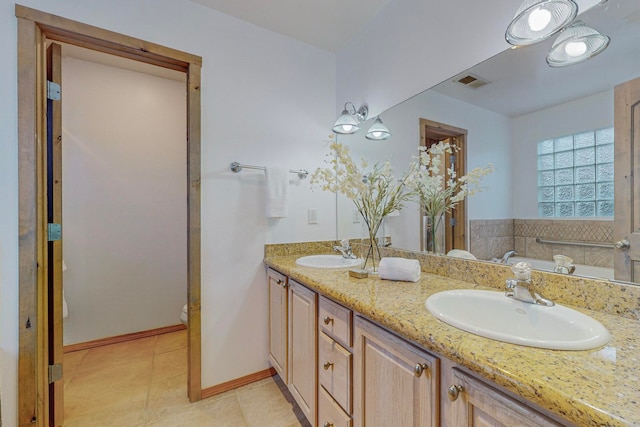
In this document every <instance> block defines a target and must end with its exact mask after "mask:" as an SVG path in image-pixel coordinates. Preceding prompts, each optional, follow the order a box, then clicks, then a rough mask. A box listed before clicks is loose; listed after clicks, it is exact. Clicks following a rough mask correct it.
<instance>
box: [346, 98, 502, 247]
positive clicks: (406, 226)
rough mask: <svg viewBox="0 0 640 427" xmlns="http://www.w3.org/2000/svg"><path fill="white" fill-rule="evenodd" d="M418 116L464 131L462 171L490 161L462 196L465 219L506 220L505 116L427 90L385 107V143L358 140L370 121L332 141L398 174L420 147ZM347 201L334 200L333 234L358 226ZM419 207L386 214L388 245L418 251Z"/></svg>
mask: <svg viewBox="0 0 640 427" xmlns="http://www.w3.org/2000/svg"><path fill="white" fill-rule="evenodd" d="M420 118H425V119H428V120H432V121H436V122H441V123H446V124H448V125H451V126H455V127H460V128H463V129H466V130H467V131H468V138H467V150H466V153H463V155H465V156H466V158H467V170H471V169H473V168H476V167H485V166H487V164H489V163H493V165H494V168H495V171H494V172H493V173H492V174H490V175H487V176H485V177H484V178H483V180H482V187H483V191H482V192H479V193H477V194H476V195H474V196H472V197H468V198H467V206H468V217H469V219H499V218H512V217H513V216H512V215H513V214H512V211H511V201H510V200H509V197H505V195H506V194H510V193H511V180H510V179H509V177H510V176H511V174H512V168H511V161H510V160H511V150H512V148H511V147H512V144H511V118H509V117H506V116H503V115H501V114H498V113H495V112H493V111H489V110H486V109H483V108H480V107H477V106H475V105H472V104H468V103H465V102H462V101H459V100H457V99H454V98H451V97H449V96H446V95H443V94H441V93H439V92H435V91H433V90H430V91H427V92H424V93H422V94H420V95H418V96H416V97H413V98H411V99H409V100H407V101H405V102H403V103H402V104H400V105H397V106H395V107H393V108H391V109H390V110H388V111H386V112H385V113H384V114H383V115H382V116H381V119H382V120H383V122H384V124H385V125H386V126H387V127H388V128H389V130H390V131H391V132H392V137H391V138H390V139H388V140H386V141H369V140H367V139H365V138H364V134H365V132H366V130H367V129H368V128H369V126H371V123H372V121H373V119H371V120H368V121H367V122H366V123H363V126H362V127H361V130H360V132H358V133H357V134H354V135H340V136H339V137H338V140H339V141H340V142H344V143H345V144H346V145H348V146H349V147H350V148H351V150H352V152H353V158H354V159H358V160H359V159H360V158H361V157H364V158H366V159H367V160H369V163H370V164H371V165H372V164H373V163H375V162H376V161H377V162H384V161H389V162H390V163H391V165H392V166H393V170H394V172H396V173H397V175H398V176H401V175H403V174H404V173H405V172H406V170H407V169H408V168H409V164H410V162H411V161H412V157H413V156H415V155H416V154H417V153H418V150H417V148H418V146H419V145H420V127H419V121H420ZM352 205H353V203H351V201H350V200H348V199H346V198H340V199H339V212H338V218H339V228H338V229H339V233H338V234H339V235H340V236H341V237H342V236H355V235H358V234H357V233H358V232H359V231H360V229H361V227H360V226H358V225H355V226H354V225H353V224H352V221H351V219H352V215H351V211H352V209H353V208H352ZM419 218H420V211H419V207H418V205H417V204H416V203H408V204H407V205H406V206H405V208H404V209H403V210H402V211H401V212H400V215H399V216H397V217H390V218H388V221H387V224H386V230H385V232H386V234H387V235H391V238H392V241H393V244H394V246H397V247H400V248H405V249H410V250H419V249H420V240H419V224H420V222H419V221H420V220H419Z"/></svg>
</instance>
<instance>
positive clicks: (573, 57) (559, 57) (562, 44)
mask: <svg viewBox="0 0 640 427" xmlns="http://www.w3.org/2000/svg"><path fill="white" fill-rule="evenodd" d="M610 41H611V39H610V38H609V37H607V36H603V35H602V34H600V33H599V32H597V31H596V30H594V29H593V28H591V27H587V26H586V25H584V22H582V21H576V22H574V23H573V24H572V25H571V26H570V27H569V28H567V29H566V30H564V31H563V32H562V33H560V35H559V36H558V38H557V39H556V40H555V41H554V42H553V45H552V46H551V50H550V51H549V53H548V54H547V64H549V66H551V67H566V66H567V65H573V64H577V63H579V62H582V61H586V60H587V59H589V58H593V57H594V56H596V55H597V54H599V53H600V52H602V51H603V50H605V49H606V48H607V46H609V42H610Z"/></svg>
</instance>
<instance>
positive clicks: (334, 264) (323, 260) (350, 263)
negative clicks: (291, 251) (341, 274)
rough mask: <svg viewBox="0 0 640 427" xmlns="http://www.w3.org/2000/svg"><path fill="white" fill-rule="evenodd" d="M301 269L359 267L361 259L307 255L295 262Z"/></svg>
mask: <svg viewBox="0 0 640 427" xmlns="http://www.w3.org/2000/svg"><path fill="white" fill-rule="evenodd" d="M296 264H298V265H300V266H302V267H315V268H347V267H355V266H361V265H362V260H361V259H351V258H345V257H343V256H342V255H309V256H303V257H301V258H298V259H297V260H296Z"/></svg>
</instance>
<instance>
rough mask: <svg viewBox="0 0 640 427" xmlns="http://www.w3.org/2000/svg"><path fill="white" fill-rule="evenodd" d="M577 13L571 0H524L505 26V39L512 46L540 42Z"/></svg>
mask: <svg viewBox="0 0 640 427" xmlns="http://www.w3.org/2000/svg"><path fill="white" fill-rule="evenodd" d="M577 14H578V5H577V4H576V3H575V2H574V1H573V0H524V1H523V2H522V4H521V5H520V7H519V8H518V11H517V12H516V15H515V17H514V18H513V20H512V21H511V23H510V24H509V26H508V27H507V32H506V33H505V39H506V40H507V42H508V43H509V44H512V45H514V46H526V45H530V44H534V43H538V42H541V41H542V40H545V39H547V38H549V37H551V36H552V35H554V34H556V33H557V32H558V31H560V30H562V29H563V28H565V27H566V26H567V25H569V23H570V22H571V21H573V20H574V19H575V17H576V15H577Z"/></svg>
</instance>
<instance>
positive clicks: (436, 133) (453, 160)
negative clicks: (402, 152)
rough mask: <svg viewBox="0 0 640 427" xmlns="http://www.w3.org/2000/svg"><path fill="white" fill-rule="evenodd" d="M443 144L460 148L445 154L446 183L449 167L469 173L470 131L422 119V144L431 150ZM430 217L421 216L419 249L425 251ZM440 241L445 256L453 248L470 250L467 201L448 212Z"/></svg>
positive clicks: (443, 171) (428, 237) (439, 230)
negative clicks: (467, 167) (440, 143)
mask: <svg viewBox="0 0 640 427" xmlns="http://www.w3.org/2000/svg"><path fill="white" fill-rule="evenodd" d="M441 141H444V142H448V143H449V144H450V145H451V146H455V147H457V148H458V151H457V152H456V153H454V154H449V153H446V155H445V161H444V164H443V165H442V169H443V170H442V171H441V173H442V174H443V176H444V178H445V181H446V180H447V179H449V175H448V173H447V168H449V167H452V168H453V169H454V170H455V172H456V176H463V175H465V174H466V148H467V147H466V146H467V130H466V129H462V128H458V127H455V126H451V125H447V124H444V123H439V122H434V121H432V120H427V119H422V118H421V119H420V145H421V146H424V147H431V146H432V145H434V144H437V143H439V142H441ZM431 226H432V225H431V224H428V220H427V216H426V215H425V214H424V212H422V213H421V215H420V250H421V251H425V250H427V248H429V247H431V246H430V245H431V242H430V239H431V233H429V230H430V227H431ZM438 233H439V234H440V235H439V236H437V239H441V241H444V242H445V244H444V250H445V253H447V252H449V251H450V250H452V249H462V250H466V249H467V204H466V203H465V201H464V200H462V201H460V202H458V204H457V206H456V207H455V208H454V209H452V211H451V212H447V213H446V214H445V217H444V218H443V225H442V226H440V227H438Z"/></svg>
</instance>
